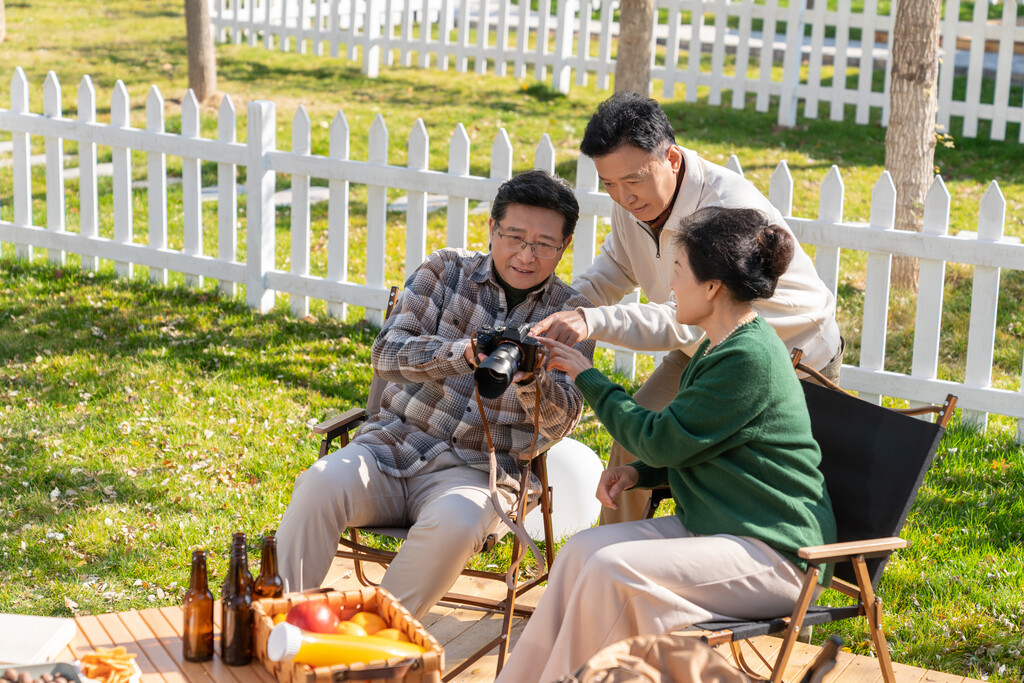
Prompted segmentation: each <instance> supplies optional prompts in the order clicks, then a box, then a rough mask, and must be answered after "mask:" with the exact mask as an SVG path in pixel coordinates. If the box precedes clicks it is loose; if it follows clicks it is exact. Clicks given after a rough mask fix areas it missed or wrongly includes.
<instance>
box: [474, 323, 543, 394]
mask: <svg viewBox="0 0 1024 683" xmlns="http://www.w3.org/2000/svg"><path fill="white" fill-rule="evenodd" d="M531 327H532V325H529V324H527V323H520V322H513V321H509V322H508V323H506V324H505V325H500V324H499V325H494V326H493V327H492V326H491V325H484V326H483V327H481V328H480V329H479V330H477V333H476V350H477V353H483V354H486V355H487V358H485V359H484V360H483V361H482V362H481V363H480V366H479V367H478V368H477V369H476V372H475V373H474V375H473V376H474V377H475V378H476V383H477V385H478V386H479V388H480V395H481V396H483V397H484V398H497V397H498V396H501V394H502V393H504V391H505V389H508V385H509V384H511V383H512V375H514V374H516V370H522V371H523V372H533V370H534V368H535V367H536V365H537V351H538V350H539V349H540V348H541V344H540V342H538V341H537V340H536V339H534V338H533V337H531V336H530V335H529V332H530V328H531Z"/></svg>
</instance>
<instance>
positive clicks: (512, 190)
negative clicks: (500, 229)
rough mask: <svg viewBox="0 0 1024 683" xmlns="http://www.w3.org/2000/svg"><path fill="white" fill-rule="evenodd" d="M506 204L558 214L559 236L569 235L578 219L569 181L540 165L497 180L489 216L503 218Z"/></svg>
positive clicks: (578, 214) (578, 212) (576, 203)
mask: <svg viewBox="0 0 1024 683" xmlns="http://www.w3.org/2000/svg"><path fill="white" fill-rule="evenodd" d="M509 204H522V205H524V206H536V207H539V208H541V209H551V210H552V211H557V212H558V213H560V214H562V219H563V221H562V238H563V239H568V238H569V237H571V236H572V234H573V233H574V232H575V231H576V221H578V220H579V219H580V205H579V202H577V201H576V194H575V193H574V192H573V191H572V188H571V187H569V183H567V182H565V181H564V180H562V179H561V178H559V177H558V176H556V175H552V174H551V173H548V172H547V171H545V170H543V169H540V168H535V169H532V170H529V171H523V172H522V173H520V174H519V175H515V176H512V177H511V178H509V179H508V180H506V181H505V182H503V183H502V184H501V187H499V188H498V194H497V196H495V198H494V201H493V202H492V203H491V218H493V219H494V220H495V221H496V222H498V223H500V222H501V221H503V220H504V219H505V212H506V211H508V207H509Z"/></svg>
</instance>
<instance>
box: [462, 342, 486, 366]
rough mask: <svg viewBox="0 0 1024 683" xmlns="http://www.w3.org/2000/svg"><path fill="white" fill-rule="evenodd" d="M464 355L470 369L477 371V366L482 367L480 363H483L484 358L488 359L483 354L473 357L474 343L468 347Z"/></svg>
mask: <svg viewBox="0 0 1024 683" xmlns="http://www.w3.org/2000/svg"><path fill="white" fill-rule="evenodd" d="M463 355H464V356H465V357H466V362H467V363H469V367H471V368H473V369H476V368H477V366H479V365H480V361H482V360H483V359H484V358H487V356H485V355H484V354H482V353H478V354H477V355H476V358H474V357H473V342H470V343H469V344H468V345H467V346H466V352H465V353H464V354H463Z"/></svg>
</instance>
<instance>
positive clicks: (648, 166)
mask: <svg viewBox="0 0 1024 683" xmlns="http://www.w3.org/2000/svg"><path fill="white" fill-rule="evenodd" d="M580 151H581V152H583V154H586V155H587V156H589V157H591V158H592V159H593V160H594V165H595V166H596V167H597V173H598V177H600V179H601V182H602V183H603V184H604V188H605V190H606V191H607V192H608V194H609V195H610V196H611V198H612V199H613V200H614V201H615V204H614V205H613V207H612V230H611V233H610V234H609V235H608V237H607V238H606V239H605V241H604V244H603V245H602V247H601V253H600V254H599V255H598V256H597V258H596V259H595V261H594V263H593V265H591V266H590V268H588V269H587V270H586V272H584V273H582V274H581V275H579V276H578V277H577V278H576V279H575V280H573V283H572V286H573V288H574V289H576V290H577V291H578V292H580V293H581V294H583V295H584V296H585V297H587V298H588V299H590V301H591V302H592V303H593V305H594V307H593V308H577V309H575V310H572V311H560V312H558V313H554V314H552V315H550V316H548V317H547V318H545V319H544V320H542V321H541V322H540V323H538V324H537V325H536V326H534V328H533V330H532V331H531V334H532V335H533V336H540V335H546V336H548V337H551V338H554V339H557V340H558V341H561V342H563V343H566V344H570V345H572V344H576V343H578V342H579V341H580V340H582V339H594V340H601V341H605V342H609V343H612V344H616V345H619V346H623V347H626V348H629V349H633V350H636V351H647V352H653V351H669V353H668V355H667V356H665V359H664V360H663V361H662V362H661V364H660V365H659V366H658V367H657V368H656V369H655V370H654V372H653V373H651V376H650V377H649V378H648V379H647V381H646V382H645V383H644V385H643V386H642V387H641V388H640V389H639V390H638V391H637V392H636V395H635V396H634V398H635V399H636V401H637V403H639V404H640V405H642V406H644V407H645V408H649V409H651V410H661V409H662V408H664V407H665V406H666V405H668V403H669V402H670V401H671V400H672V398H673V397H674V396H675V395H676V392H677V391H678V388H679V378H680V376H681V375H682V372H683V368H685V367H686V364H687V363H688V362H689V360H690V355H691V354H692V352H693V350H694V349H695V348H696V347H697V345H698V344H699V342H700V341H701V340H702V339H703V336H704V332H703V330H701V329H700V328H697V327H689V326H685V325H680V324H678V323H677V322H676V321H675V301H674V300H673V297H672V292H671V289H670V287H669V283H670V281H671V279H672V261H673V256H672V254H671V246H670V245H671V242H672V237H671V233H672V232H673V231H674V230H675V228H676V226H677V225H678V223H679V221H680V219H681V218H683V217H684V216H688V215H690V214H691V213H693V212H694V211H696V210H697V209H700V208H704V207H708V206H724V207H738V208H752V209H757V210H759V211H762V212H763V213H765V214H766V215H767V216H768V217H769V218H770V220H771V221H772V222H773V223H776V224H778V225H781V226H783V227H785V228H786V229H787V230H788V229H789V226H787V225H786V221H785V219H784V218H783V216H782V214H780V213H779V212H778V210H777V209H775V207H773V206H772V205H771V203H769V201H768V200H767V198H765V197H764V195H762V194H761V193H760V192H759V191H758V190H757V188H755V187H754V186H753V185H752V184H751V183H750V182H749V181H747V180H745V179H744V178H743V177H742V176H740V175H738V174H736V173H734V172H732V171H730V170H728V169H726V168H723V167H721V166H717V165H715V164H712V163H710V162H709V161H706V160H705V159H702V158H701V157H699V156H698V155H697V153H696V152H694V151H692V150H689V149H685V148H683V147H680V146H679V145H677V144H676V141H675V131H674V130H673V129H672V124H671V123H670V122H669V120H668V117H667V116H666V115H665V112H664V111H662V109H661V107H660V106H659V105H658V103H657V102H656V101H655V100H652V99H649V98H647V97H645V96H643V95H639V94H637V93H631V92H620V93H616V94H615V95H614V96H612V97H611V98H609V99H608V100H606V101H604V102H603V103H601V104H600V105H599V106H598V108H597V110H596V111H595V112H594V115H593V116H592V117H591V119H590V122H589V123H588V124H587V129H586V131H585V132H584V134H583V141H582V142H581V143H580ZM638 286H639V287H640V288H641V290H642V291H643V293H644V295H645V296H646V298H647V303H631V304H621V303H619V302H620V301H621V300H622V297H623V296H625V295H626V294H628V293H629V292H631V291H633V290H634V289H635V288H636V287H638ZM835 308H836V302H835V297H834V296H833V294H832V292H830V291H829V290H828V288H827V287H825V284H824V283H823V282H822V281H821V279H820V278H819V277H818V275H817V272H816V271H815V270H814V264H813V263H812V262H811V259H810V257H808V256H807V254H806V253H804V251H803V250H802V249H797V250H796V254H795V256H794V258H793V261H792V263H791V264H790V266H789V270H787V271H786V273H785V274H784V275H783V276H782V277H781V278H780V279H779V283H778V287H777V288H776V290H775V295H774V296H773V297H772V298H771V299H768V300H764V301H760V302H758V305H757V306H755V309H756V311H757V314H758V315H760V316H761V317H763V318H764V319H765V321H766V322H767V323H769V324H770V325H771V326H772V327H773V328H774V329H775V331H776V332H777V333H778V335H779V337H780V338H781V339H782V341H783V343H784V344H785V345H786V347H787V348H790V349H792V348H794V347H799V348H801V349H803V351H804V362H805V363H807V364H808V365H810V366H811V367H814V368H815V369H818V370H820V371H821V372H822V373H823V374H824V375H825V376H826V377H828V378H829V379H832V380H834V381H838V379H839V369H840V367H841V365H842V351H843V341H842V338H841V337H840V335H839V326H838V325H837V324H836V320H835ZM633 460H635V458H634V457H633V456H632V455H631V454H630V453H628V452H627V451H625V450H624V449H623V448H622V447H621V446H620V445H619V444H618V443H617V442H616V443H614V444H613V445H612V449H611V453H610V455H609V459H608V466H609V467H614V466H616V465H625V464H628V463H630V462H632V461H633ZM649 499H650V492H649V491H647V490H643V489H633V490H629V491H625V492H623V493H622V494H621V495H620V496H619V499H618V505H617V506H616V507H605V508H603V509H602V511H601V523H602V524H610V523H614V522H626V521H632V520H636V519H641V518H642V517H643V514H644V511H645V509H646V507H647V502H648V500H649Z"/></svg>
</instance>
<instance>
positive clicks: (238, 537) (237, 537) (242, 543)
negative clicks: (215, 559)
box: [221, 531, 256, 595]
mask: <svg viewBox="0 0 1024 683" xmlns="http://www.w3.org/2000/svg"><path fill="white" fill-rule="evenodd" d="M236 548H238V549H240V550H241V551H242V570H243V573H244V575H245V581H246V583H247V584H248V585H249V592H250V593H252V588H253V585H254V584H255V583H256V582H255V581H254V580H253V578H252V572H251V571H249V547H248V545H247V544H246V540H245V534H244V533H243V532H241V531H236V532H235V533H234V534H232V536H231V550H230V551H229V557H230V553H233V552H234V551H235V549H236ZM229 580H230V575H229V576H225V577H224V587H223V589H222V590H221V595H224V594H225V593H227V592H228V581H229Z"/></svg>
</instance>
